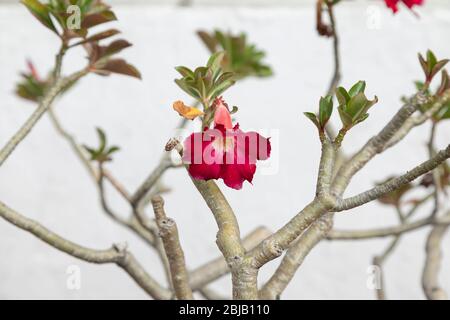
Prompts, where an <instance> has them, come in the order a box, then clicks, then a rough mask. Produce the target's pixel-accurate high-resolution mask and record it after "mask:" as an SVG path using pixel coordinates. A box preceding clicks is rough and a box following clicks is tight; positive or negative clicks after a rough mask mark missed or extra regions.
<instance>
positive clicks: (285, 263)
mask: <svg viewBox="0 0 450 320" xmlns="http://www.w3.org/2000/svg"><path fill="white" fill-rule="evenodd" d="M332 227H333V216H332V214H326V215H324V216H323V217H321V218H320V219H318V220H316V221H315V222H314V223H313V224H312V225H311V226H310V227H309V228H308V229H306V231H305V232H303V233H302V235H301V236H300V237H299V238H298V240H297V241H295V242H294V243H293V244H292V245H291V247H290V248H289V249H288V250H287V251H286V254H285V256H284V258H283V260H282V261H281V263H280V265H279V266H278V268H277V270H276V271H275V273H274V274H273V276H272V277H271V278H270V279H269V281H267V283H266V284H265V285H264V286H263V287H262V289H261V290H260V293H259V298H260V299H279V297H280V295H281V293H282V292H283V291H284V290H285V289H286V287H287V285H288V284H289V282H291V280H292V278H293V277H294V275H295V273H296V272H297V270H298V268H299V267H300V266H301V265H302V263H303V261H304V259H305V258H306V256H307V255H308V254H309V252H310V251H311V249H312V248H314V247H315V246H316V244H317V243H319V242H320V241H321V240H322V239H323V238H324V237H325V236H326V234H327V233H328V231H330V230H331V228H332Z"/></svg>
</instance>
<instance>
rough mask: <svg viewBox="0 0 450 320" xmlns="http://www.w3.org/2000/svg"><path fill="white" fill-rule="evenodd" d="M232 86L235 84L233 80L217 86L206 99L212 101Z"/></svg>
mask: <svg viewBox="0 0 450 320" xmlns="http://www.w3.org/2000/svg"><path fill="white" fill-rule="evenodd" d="M233 84H235V81H234V80H227V81H224V82H222V83H221V84H219V85H218V86H215V87H214V88H213V89H212V91H211V92H210V93H209V94H208V99H210V100H212V99H215V98H216V97H218V96H220V95H221V94H222V93H224V92H225V90H227V89H228V88H229V87H231V86H232V85H233Z"/></svg>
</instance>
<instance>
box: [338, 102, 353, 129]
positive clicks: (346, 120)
mask: <svg viewBox="0 0 450 320" xmlns="http://www.w3.org/2000/svg"><path fill="white" fill-rule="evenodd" d="M338 111H339V117H340V118H341V122H342V125H343V126H344V128H346V129H350V128H351V127H352V125H353V120H352V117H351V116H350V115H348V114H347V113H346V112H345V110H344V108H343V106H342V105H341V106H339V107H338Z"/></svg>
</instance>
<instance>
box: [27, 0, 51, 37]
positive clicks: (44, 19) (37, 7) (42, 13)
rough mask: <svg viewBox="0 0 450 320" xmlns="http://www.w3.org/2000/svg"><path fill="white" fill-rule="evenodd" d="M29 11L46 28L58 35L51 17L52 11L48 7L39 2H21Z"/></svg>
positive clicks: (36, 0)
mask: <svg viewBox="0 0 450 320" xmlns="http://www.w3.org/2000/svg"><path fill="white" fill-rule="evenodd" d="M20 2H21V3H23V4H24V5H25V6H26V7H27V9H28V10H29V11H30V12H31V13H32V14H33V15H34V16H35V17H36V18H37V19H38V20H39V22H41V23H42V24H43V25H44V26H46V27H47V28H49V29H50V30H52V31H53V32H54V33H56V34H58V32H57V31H56V28H55V25H54V24H53V21H52V19H51V17H50V11H49V10H48V7H47V6H45V5H44V4H42V3H41V2H39V1H38V0H21V1H20Z"/></svg>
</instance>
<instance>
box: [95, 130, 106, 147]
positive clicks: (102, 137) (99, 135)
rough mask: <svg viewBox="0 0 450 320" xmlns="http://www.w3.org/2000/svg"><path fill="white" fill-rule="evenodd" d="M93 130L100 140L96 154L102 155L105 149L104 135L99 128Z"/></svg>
mask: <svg viewBox="0 0 450 320" xmlns="http://www.w3.org/2000/svg"><path fill="white" fill-rule="evenodd" d="M95 130H97V134H98V138H99V140H100V146H99V147H98V150H97V152H98V153H103V151H105V147H106V134H105V132H104V131H103V130H102V129H101V128H99V127H97V128H95Z"/></svg>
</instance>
